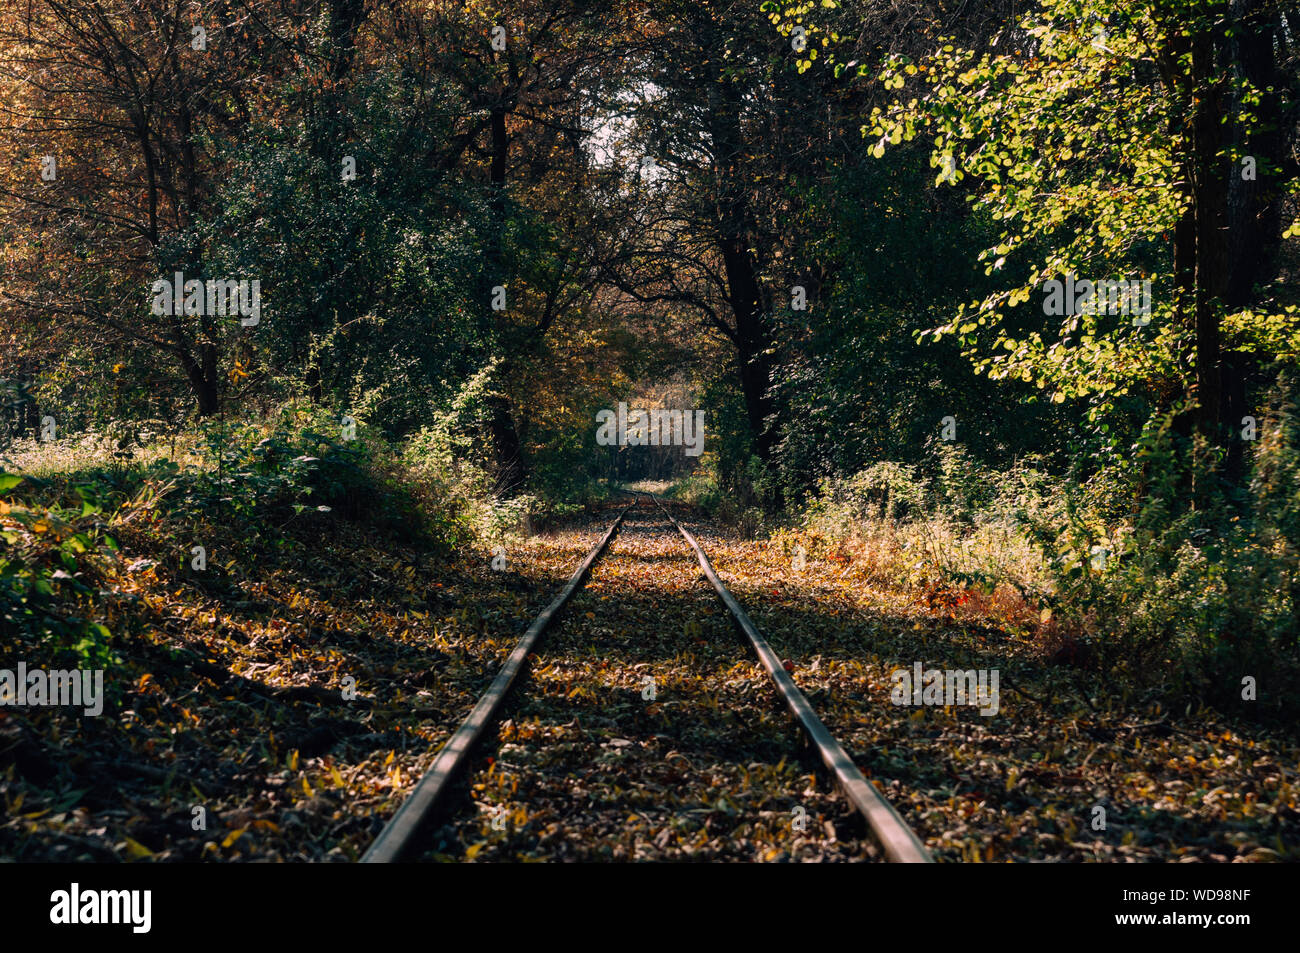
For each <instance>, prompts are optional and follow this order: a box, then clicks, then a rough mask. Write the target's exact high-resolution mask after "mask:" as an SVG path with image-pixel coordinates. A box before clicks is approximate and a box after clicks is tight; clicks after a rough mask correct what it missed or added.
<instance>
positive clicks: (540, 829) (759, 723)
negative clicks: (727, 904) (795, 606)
mask: <svg viewBox="0 0 1300 953" xmlns="http://www.w3.org/2000/svg"><path fill="white" fill-rule="evenodd" d="M645 499H649V500H651V501H652V504H653V505H650V504H647V503H645V502H642V500H641V498H637V499H635V500H634V502H633V503H631V504H629V505H628V506H627V507H626V508H624V509H623V510H622V511H621V512H620V513H619V514H618V516H617V518H616V519H615V520H614V522H613V524H612V525H611V526H610V527H609V529H608V530H607V531H606V532H605V534H604V536H603V537H602V538H601V540H600V541H599V542H598V543H597V544H596V546H594V547H593V548H592V549H591V550H590V551H589V552H588V553H587V554H586V557H585V558H584V559H583V560H582V562H581V564H580V565H579V566H578V568H577V570H576V571H575V572H574V573H573V575H572V576H571V577H570V578H569V580H568V582H567V583H566V584H565V586H564V587H563V589H562V590H561V591H560V593H559V594H558V595H557V596H556V598H555V599H554V600H553V601H552V602H551V603H550V604H549V605H548V606H547V607H546V608H545V609H544V610H543V611H542V613H541V614H540V615H538V616H537V618H536V619H535V620H534V621H533V622H532V624H531V625H529V627H528V628H527V629H526V630H525V632H524V633H523V635H522V636H521V637H520V639H519V642H518V643H517V644H516V646H515V648H514V650H513V651H512V652H511V654H510V655H509V657H508V658H507V660H506V662H505V664H504V665H503V666H502V668H501V670H500V671H499V672H498V674H497V676H496V677H495V678H494V679H493V681H492V683H491V685H489V687H488V689H487V690H486V691H485V692H484V694H483V695H482V697H481V698H480V699H479V700H478V702H477V703H476V704H475V706H474V708H473V709H472V710H471V712H470V714H469V715H468V716H467V717H466V719H465V721H464V722H463V723H462V724H461V725H460V727H459V728H458V729H457V730H456V731H455V732H454V733H453V734H452V736H451V738H450V739H449V740H448V741H447V742H446V743H445V744H444V745H443V747H442V748H441V749H440V751H439V753H438V755H437V757H436V758H435V760H434V762H433V764H432V766H431V767H430V768H429V769H428V771H427V772H426V773H425V775H424V776H423V777H422V778H421V779H420V781H419V782H418V783H417V785H416V786H415V788H414V789H413V791H412V792H411V794H410V795H409V796H408V797H407V798H406V800H405V801H404V802H403V804H402V806H401V807H400V808H399V809H398V811H397V812H396V813H395V814H394V815H393V817H392V818H391V819H390V820H389V821H388V823H387V824H386V825H385V826H384V828H383V830H382V831H381V832H380V833H379V835H378V836H377V837H376V839H375V840H374V842H373V843H372V844H371V846H370V848H369V850H367V852H366V853H365V854H364V855H363V857H362V858H361V861H362V862H363V863H387V862H393V861H397V860H402V859H418V858H421V857H424V858H430V857H432V858H436V859H447V858H448V857H454V856H456V853H457V851H463V856H467V857H474V856H475V855H476V854H479V853H480V852H481V851H482V850H483V849H484V848H485V847H488V848H489V849H488V853H487V854H485V855H484V857H485V859H537V858H539V857H552V856H553V857H556V858H557V859H579V860H599V859H627V860H633V859H657V858H662V857H676V856H690V857H694V858H704V859H719V860H721V859H737V860H739V859H752V858H753V855H754V852H755V851H761V850H762V847H761V845H762V844H764V843H772V842H773V841H779V840H780V839H781V838H783V837H784V838H789V837H790V834H791V832H793V833H802V834H803V835H804V836H803V838H802V840H801V843H804V844H805V845H807V844H808V843H809V842H811V843H812V844H813V847H812V848H811V849H812V850H814V851H816V853H815V854H814V856H815V857H816V858H817V859H827V860H864V859H879V858H880V856H881V855H883V858H884V859H886V860H888V861H891V862H895V863H927V862H930V861H931V857H930V855H929V853H928V851H927V850H926V848H925V846H924V845H923V844H922V842H921V841H920V839H919V838H918V837H917V836H916V834H915V833H914V832H913V831H912V830H911V829H910V828H909V827H908V826H907V824H906V823H905V822H904V821H903V819H902V818H901V817H900V816H899V815H898V813H897V812H896V811H895V810H894V809H893V807H892V806H891V805H890V804H889V803H888V801H886V800H885V799H884V798H883V797H882V796H881V795H880V793H879V792H878V791H877V790H876V789H875V787H874V786H873V785H872V784H871V783H870V782H869V781H867V779H866V778H865V777H863V775H862V774H861V772H860V771H859V770H858V769H857V767H856V766H855V765H854V763H853V760H852V758H851V757H850V756H849V754H848V753H847V752H846V751H845V750H844V748H843V747H842V746H841V745H840V744H839V742H837V741H836V740H835V738H834V737H833V736H832V735H831V733H830V732H829V731H828V730H827V729H826V727H825V726H824V725H823V724H822V722H821V720H820V719H819V718H818V716H817V714H816V712H815V711H814V710H813V708H812V706H811V704H809V702H808V700H807V698H806V697H805V696H804V695H803V693H802V692H801V691H800V690H799V688H798V686H797V685H796V684H795V682H794V680H793V679H792V678H791V677H790V675H789V673H788V672H786V670H785V668H784V667H783V665H782V663H781V660H780V658H779V656H778V655H777V654H776V653H775V652H774V651H773V649H772V648H771V646H770V645H769V644H768V643H767V640H766V639H765V638H764V637H763V635H762V633H761V632H760V631H759V629H758V628H757V626H755V625H754V623H753V622H752V620H750V618H749V617H748V615H747V614H746V613H745V611H744V609H743V608H742V607H741V606H740V604H739V603H738V602H737V601H736V599H735V598H734V597H733V596H732V594H731V593H730V592H729V591H728V590H727V588H726V586H725V585H724V584H723V582H722V580H721V579H720V578H719V577H718V575H717V573H716V572H715V571H714V569H713V566H712V565H711V563H710V562H709V559H708V556H707V555H706V553H705V551H704V549H703V547H702V546H701V545H700V543H699V541H698V540H697V539H696V538H695V537H694V536H693V535H692V534H691V533H690V532H689V531H688V530H687V529H686V528H685V527H684V526H682V525H681V523H679V522H678V521H677V519H676V518H675V517H673V515H672V513H671V512H670V511H669V509H668V508H667V507H666V506H664V504H663V503H661V502H660V501H659V500H658V499H657V498H654V497H649V496H646V497H645ZM634 509H635V510H636V511H637V513H638V516H639V517H640V518H638V519H636V520H635V521H634V520H630V519H628V514H629V512H631V511H633V510H634ZM642 513H644V514H645V515H644V516H642V515H641V514H642ZM625 527H626V528H627V533H628V535H629V536H633V537H635V538H634V539H632V540H630V541H629V544H628V546H627V547H625V548H628V549H630V550H631V551H632V554H631V555H629V556H620V557H618V558H616V559H611V560H609V561H604V560H602V557H603V556H604V555H605V554H606V553H607V551H608V550H609V549H610V546H611V543H612V542H613V541H614V539H615V537H616V536H617V535H618V534H619V531H620V529H623V528H625ZM672 530H676V533H677V534H679V536H680V540H684V541H685V543H686V544H687V546H688V547H689V549H688V550H687V552H690V553H693V554H694V556H695V558H696V561H697V563H698V565H699V568H700V570H701V571H702V574H703V576H704V578H705V579H706V580H707V581H708V582H709V583H710V585H711V586H712V589H713V591H714V593H716V596H717V597H718V599H720V601H721V605H722V606H725V610H726V613H727V614H726V615H723V614H722V613H721V612H719V611H718V610H719V603H718V600H715V599H713V598H712V597H711V595H710V594H709V593H708V592H707V591H706V590H704V587H701V586H700V585H699V581H700V576H699V574H696V573H694V572H691V571H690V569H689V563H687V562H686V561H685V560H682V559H681V556H682V555H685V553H682V552H681V550H682V547H681V543H680V541H678V535H674V534H673V533H672ZM651 574H653V578H654V579H655V581H656V585H657V586H658V585H666V586H668V587H669V588H668V590H667V592H668V594H671V595H674V599H675V602H674V603H673V605H674V607H675V608H676V610H677V611H676V612H674V611H667V612H665V611H664V610H663V609H662V608H661V607H658V606H655V605H653V604H652V603H651V602H650V601H647V600H645V599H644V598H641V597H639V596H638V594H637V588H636V587H637V583H638V582H639V581H640V580H641V579H643V578H644V577H645V576H648V575H651ZM594 577H598V578H594ZM593 578H594V581H593V582H592V585H591V586H588V582H589V580H592V579H593ZM584 587H586V588H584ZM663 597H664V593H662V592H661V593H660V598H661V599H662V598H663ZM611 599H613V600H616V601H615V602H613V603H612V604H611ZM575 600H576V601H580V602H582V603H583V605H581V606H579V607H577V609H575V610H574V611H571V612H569V613H565V614H564V618H563V619H561V610H562V609H563V608H564V607H565V606H566V605H568V604H569V603H570V602H573V601H575ZM584 608H586V609H587V610H588V611H586V612H585V613H581V612H580V610H581V609H584ZM673 615H680V616H682V617H683V618H684V619H686V620H687V621H685V622H684V624H683V625H682V626H681V627H680V628H678V627H677V626H676V625H675V624H674V623H675V621H676V620H675V619H672V618H669V617H670V616H673ZM701 618H702V619H703V620H704V621H703V624H701V622H700V621H699V620H700V619H701ZM611 622H612V623H614V625H613V626H611V625H609V624H608V623H611ZM553 626H554V627H555V629H556V630H557V631H555V632H554V633H552V635H551V637H550V639H549V640H548V641H547V643H546V647H545V648H542V636H543V635H544V634H545V633H547V631H548V630H549V629H551V628H552V627H553ZM706 626H707V627H708V629H709V630H711V632H712V633H715V634H718V635H721V634H722V633H723V632H725V630H726V629H728V628H732V627H734V628H735V629H737V630H739V631H740V633H741V634H743V636H744V637H745V639H746V641H747V643H748V646H749V648H750V649H751V650H752V652H753V654H754V656H756V657H757V659H758V662H759V663H760V665H761V666H762V669H763V671H764V672H765V673H766V676H767V679H768V681H769V684H768V685H761V684H759V683H758V680H757V679H755V680H752V681H746V680H745V679H743V678H742V679H740V680H739V681H737V678H736V675H735V673H736V671H737V668H738V667H739V666H744V665H745V664H746V663H745V662H744V661H743V660H741V659H739V658H737V657H736V654H735V647H734V643H733V644H731V645H728V642H729V640H727V639H725V638H719V639H714V640H709V639H705V638H704V637H703V636H704V635H705V627H706ZM629 631H630V632H633V633H636V634H634V635H630V636H629V635H627V634H626V633H627V632H629ZM619 633H623V634H622V635H620V634H619ZM700 645H702V646H705V648H703V649H700V648H696V646H700ZM710 653H711V654H710ZM614 655H617V656H618V658H619V660H620V661H621V662H623V663H624V664H623V665H622V667H621V669H620V671H622V672H623V673H624V674H626V673H627V672H636V673H639V674H638V675H637V678H638V681H637V682H635V683H634V684H633V685H630V686H629V685H626V684H611V683H610V680H611V678H613V676H612V675H611V674H610V670H609V669H608V666H607V664H606V662H605V661H603V660H602V656H610V657H612V656H614ZM706 655H708V657H703V656H706ZM530 656H531V657H532V658H534V660H535V661H534V666H533V678H532V682H533V684H532V686H531V690H530V692H527V693H519V694H522V695H524V696H525V697H524V698H522V699H519V698H518V697H516V699H515V700H514V702H513V703H514V704H515V705H517V707H518V711H516V712H513V713H512V716H511V717H510V718H508V719H507V720H505V721H504V722H502V723H501V727H500V731H499V738H500V740H501V741H502V744H500V745H499V746H498V748H497V750H496V752H495V757H486V756H484V755H482V754H481V753H476V748H477V747H478V745H479V743H480V742H481V740H482V738H483V736H484V734H485V733H486V732H487V730H488V728H489V727H490V726H492V725H493V724H496V723H497V722H498V720H499V719H500V717H501V715H502V714H503V712H505V711H506V709H507V698H508V696H509V695H510V693H511V689H512V688H513V687H514V685H515V684H516V682H517V681H518V679H519V676H520V675H521V674H522V672H523V671H524V668H525V666H526V664H527V662H528V660H529V658H530ZM697 656H698V657H697ZM598 660H600V661H598ZM749 668H751V669H752V662H751V663H749ZM683 670H684V671H685V674H683ZM724 681H726V683H727V684H728V685H729V686H730V687H729V688H728V689H727V690H726V691H722V692H719V691H718V690H717V689H716V686H717V685H718V684H719V683H722V682H724ZM661 683H662V684H661ZM737 685H738V686H739V687H737ZM772 687H775V689H776V691H777V694H778V695H779V697H780V698H781V701H782V702H783V704H784V707H785V708H786V710H787V711H788V713H789V714H790V715H791V716H793V719H794V724H795V725H797V726H798V729H799V732H800V733H801V734H802V736H803V737H804V738H806V744H807V745H808V749H800V748H799V746H798V745H797V744H792V739H791V738H790V737H789V728H790V722H789V719H787V718H785V717H782V716H780V714H779V713H774V712H772V711H771V705H770V697H771V696H770V692H771V688H772ZM764 700H766V702H765V703H764ZM566 718H568V719H570V720H568V721H565V719H566ZM727 722H734V724H727V725H726V730H725V731H723V732H722V733H721V735H719V733H718V731H717V730H716V729H717V728H718V726H719V725H720V724H725V723H727ZM625 735H630V736H631V738H629V737H623V736H625ZM637 739H640V740H637ZM807 750H811V751H812V752H814V753H815V754H816V755H817V757H818V759H819V760H820V762H821V764H822V765H823V766H824V768H825V771H826V772H827V776H828V777H829V779H831V780H832V781H833V782H834V785H835V786H836V787H837V788H838V789H839V792H840V794H841V795H842V797H840V798H836V797H835V796H834V795H832V794H830V793H829V792H828V793H827V794H819V793H817V792H814V791H812V790H811V789H802V790H795V789H797V788H798V787H799V784H800V783H802V782H801V779H806V778H807V775H806V773H805V774H798V773H797V772H796V771H795V770H794V766H795V765H796V764H797V763H798V762H799V761H800V760H801V757H802V756H803V754H804V753H805V752H806V751H807ZM459 779H465V783H466V785H467V786H468V788H469V793H470V794H471V796H472V798H471V799H478V798H483V799H484V800H486V801H487V803H488V804H489V805H490V804H492V803H493V802H494V801H495V802H496V806H495V807H494V808H493V809H492V811H491V821H490V827H491V828H492V829H493V830H495V831H500V832H502V833H501V834H500V836H499V837H497V838H496V840H497V841H498V842H500V843H497V844H495V845H492V846H489V841H488V840H486V839H483V834H482V830H483V816H482V815H481V814H480V813H478V812H473V813H470V812H467V811H465V810H464V809H460V810H456V809H454V808H453V807H452V801H453V797H452V791H453V790H454V789H455V787H456V785H457V784H458V783H459ZM521 786H522V790H521ZM791 801H798V802H799V803H796V804H794V805H793V807H792V806H791V803H790V802H791ZM831 801H835V802H836V803H830V802H831ZM805 802H807V804H808V805H810V806H812V808H813V812H815V813H817V814H819V815H820V816H822V817H824V818H826V817H829V818H830V819H825V820H823V821H822V822H821V825H820V826H817V825H814V826H813V827H812V828H811V829H810V828H809V824H808V822H809V819H810V818H811V816H812V812H809V810H808V808H807V806H805ZM480 803H481V802H480ZM819 806H820V808H821V809H820V810H819ZM850 807H851V809H852V811H853V812H856V814H857V815H858V816H860V818H861V820H862V822H864V823H865V831H866V832H867V833H868V835H869V836H868V837H867V838H861V837H858V836H852V835H850V836H848V837H841V836H840V831H841V830H842V829H843V830H850V831H853V832H855V833H856V831H857V829H858V828H860V826H861V825H856V826H855V825H854V824H853V823H852V819H851V817H849V816H847V815H848V814H849V808H850ZM444 814H445V815H447V817H446V818H444V816H443V815H444ZM701 818H704V820H701ZM439 824H441V826H438V825H439ZM584 824H585V825H586V827H585V830H586V832H587V833H588V834H590V832H592V831H594V832H595V835H594V836H588V837H587V840H590V841H593V842H594V843H595V844H597V845H598V846H597V847H592V848H579V847H577V846H575V844H576V840H577V839H576V838H575V837H574V836H573V835H574V831H575V830H576V828H577V827H578V826H581V825H584ZM801 824H802V826H801ZM524 828H527V829H528V830H529V831H530V833H529V834H528V836H522V835H520V836H517V837H514V838H513V840H512V838H511V837H510V832H511V831H517V830H520V829H524ZM719 831H721V832H722V833H721V835H719V834H718V832H719ZM864 842H865V843H864ZM509 843H514V845H515V846H514V848H513V849H514V850H515V851H516V853H515V854H511V853H510V852H509V851H510V849H511V848H509V847H507V846H506V845H507V844H509ZM449 846H450V848H451V851H452V852H451V853H450V854H449V853H446V852H445V849H446V848H448V847H449ZM440 848H441V849H440ZM771 849H772V848H768V851H769V853H770V851H771ZM494 851H495V853H494Z"/></svg>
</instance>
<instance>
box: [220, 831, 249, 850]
mask: <svg viewBox="0 0 1300 953" xmlns="http://www.w3.org/2000/svg"><path fill="white" fill-rule="evenodd" d="M247 832H248V828H247V827H241V828H240V829H239V830H237V831H231V832H230V833H229V834H227V835H226V839H225V840H223V841H222V842H221V846H222V847H229V846H230V845H231V844H233V843H234V842H235V841H237V840H239V838H241V837H243V836H244V834H246V833H247Z"/></svg>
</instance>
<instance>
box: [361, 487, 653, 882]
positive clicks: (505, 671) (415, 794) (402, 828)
mask: <svg viewBox="0 0 1300 953" xmlns="http://www.w3.org/2000/svg"><path fill="white" fill-rule="evenodd" d="M635 505H636V504H635V503H630V504H628V505H627V506H626V507H624V508H623V510H622V512H620V513H619V514H618V518H617V519H615V520H614V524H613V525H612V526H611V527H610V528H609V529H608V530H607V531H606V533H605V535H604V537H602V538H601V540H600V542H599V543H597V544H596V546H595V547H594V548H593V549H592V550H591V552H589V553H587V558H586V559H584V560H583V561H582V564H581V565H580V566H578V568H577V570H576V571H575V572H574V573H573V575H572V576H570V577H569V581H568V583H566V584H565V586H564V588H563V589H562V590H560V594H559V595H558V596H556V597H555V599H554V600H552V602H551V604H550V605H548V606H547V607H546V608H545V609H543V610H542V612H541V614H540V615H538V616H537V618H536V619H534V620H533V623H532V625H530V626H529V627H528V628H527V630H526V631H525V632H524V634H523V635H522V636H521V637H520V639H519V643H518V644H517V645H516V646H515V648H514V651H512V652H511V653H510V657H509V658H507V659H506V662H505V664H504V665H502V666H501V671H499V672H497V676H496V678H494V679H493V680H492V684H491V685H489V686H488V688H487V691H485V692H484V693H483V695H482V697H480V698H479V700H478V703H477V704H475V706H474V708H473V710H472V711H471V712H470V713H469V716H468V717H466V719H465V720H464V721H463V722H461V725H460V727H459V728H457V729H456V732H455V734H453V735H452V736H451V738H450V739H448V741H447V743H446V744H444V745H443V746H442V748H441V750H439V752H438V756H437V757H436V758H434V761H433V765H432V766H431V767H430V768H429V770H428V771H426V772H425V774H424V777H422V778H420V782H419V783H418V784H417V785H416V786H415V789H414V790H413V791H412V792H411V794H410V796H409V797H407V799H406V800H405V801H403V802H402V806H401V807H399V808H398V809H397V813H396V814H394V815H393V816H392V818H390V819H389V821H388V823H387V824H385V825H384V829H383V830H382V831H380V832H379V836H378V837H376V838H375V840H374V843H372V844H371V845H370V848H369V849H368V850H367V851H366V852H365V854H363V855H362V857H361V861H360V862H361V863H363V864H388V863H393V862H394V861H397V860H400V859H401V858H402V856H403V855H405V853H406V852H407V850H409V849H410V847H411V846H412V843H413V841H414V840H415V837H416V835H417V834H418V833H419V832H420V830H421V829H422V827H423V826H424V823H425V822H426V821H427V820H428V819H429V816H430V815H431V814H432V812H433V810H434V808H435V807H436V806H437V805H438V803H439V801H440V800H441V799H442V797H443V795H444V794H445V793H446V791H447V789H448V788H449V787H450V786H451V782H452V781H453V780H454V779H455V777H456V775H457V774H458V773H459V771H460V769H461V768H463V767H464V765H465V762H466V761H467V759H468V757H469V754H470V752H471V751H472V750H473V748H474V746H475V744H477V743H478V741H479V739H480V738H481V737H482V736H483V732H484V731H486V730H487V727H488V725H490V724H491V723H492V721H493V719H494V718H495V717H496V715H497V712H498V711H499V710H500V708H501V705H502V703H503V702H504V701H505V699H506V695H507V694H509V692H510V688H511V686H513V685H514V683H515V679H516V678H518V676H519V673H520V672H521V671H523V668H524V663H525V662H526V660H527V658H528V653H529V652H531V651H532V649H533V646H534V645H535V644H536V642H537V640H538V638H539V637H540V636H541V635H542V633H543V632H545V631H546V629H547V627H548V626H549V625H550V624H551V620H552V619H554V618H555V615H556V613H558V612H559V611H560V609H562V608H563V607H564V604H565V603H566V602H568V601H569V599H570V598H572V597H573V594H574V593H575V592H577V591H578V590H579V589H581V588H582V585H583V583H584V582H586V577H587V573H588V571H589V570H590V569H591V567H592V565H593V564H594V563H595V562H596V560H597V559H599V558H600V556H601V555H602V554H603V553H604V552H605V549H606V547H608V546H609V543H610V540H612V539H613V538H614V534H615V533H617V532H618V527H619V525H620V524H621V523H622V522H623V517H624V516H626V515H627V511H628V510H630V509H631V508H632V507H633V506H635Z"/></svg>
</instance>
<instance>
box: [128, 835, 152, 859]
mask: <svg viewBox="0 0 1300 953" xmlns="http://www.w3.org/2000/svg"><path fill="white" fill-rule="evenodd" d="M126 852H127V855H128V856H130V857H134V858H135V859H136V860H139V859H141V858H144V857H152V856H153V851H151V850H150V849H149V848H148V847H145V846H144V844H141V843H140V842H139V841H138V840H132V839H131V838H129V837H128V838H127V839H126Z"/></svg>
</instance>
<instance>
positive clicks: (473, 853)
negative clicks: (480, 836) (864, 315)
mask: <svg viewBox="0 0 1300 953" xmlns="http://www.w3.org/2000/svg"><path fill="white" fill-rule="evenodd" d="M486 844H487V841H483V840H481V841H479V842H478V843H477V844H474V845H472V846H471V847H470V848H469V850H467V851H465V859H466V860H473V859H474V858H475V857H477V856H478V852H479V851H481V850H482V849H483V847H484V845H486Z"/></svg>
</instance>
